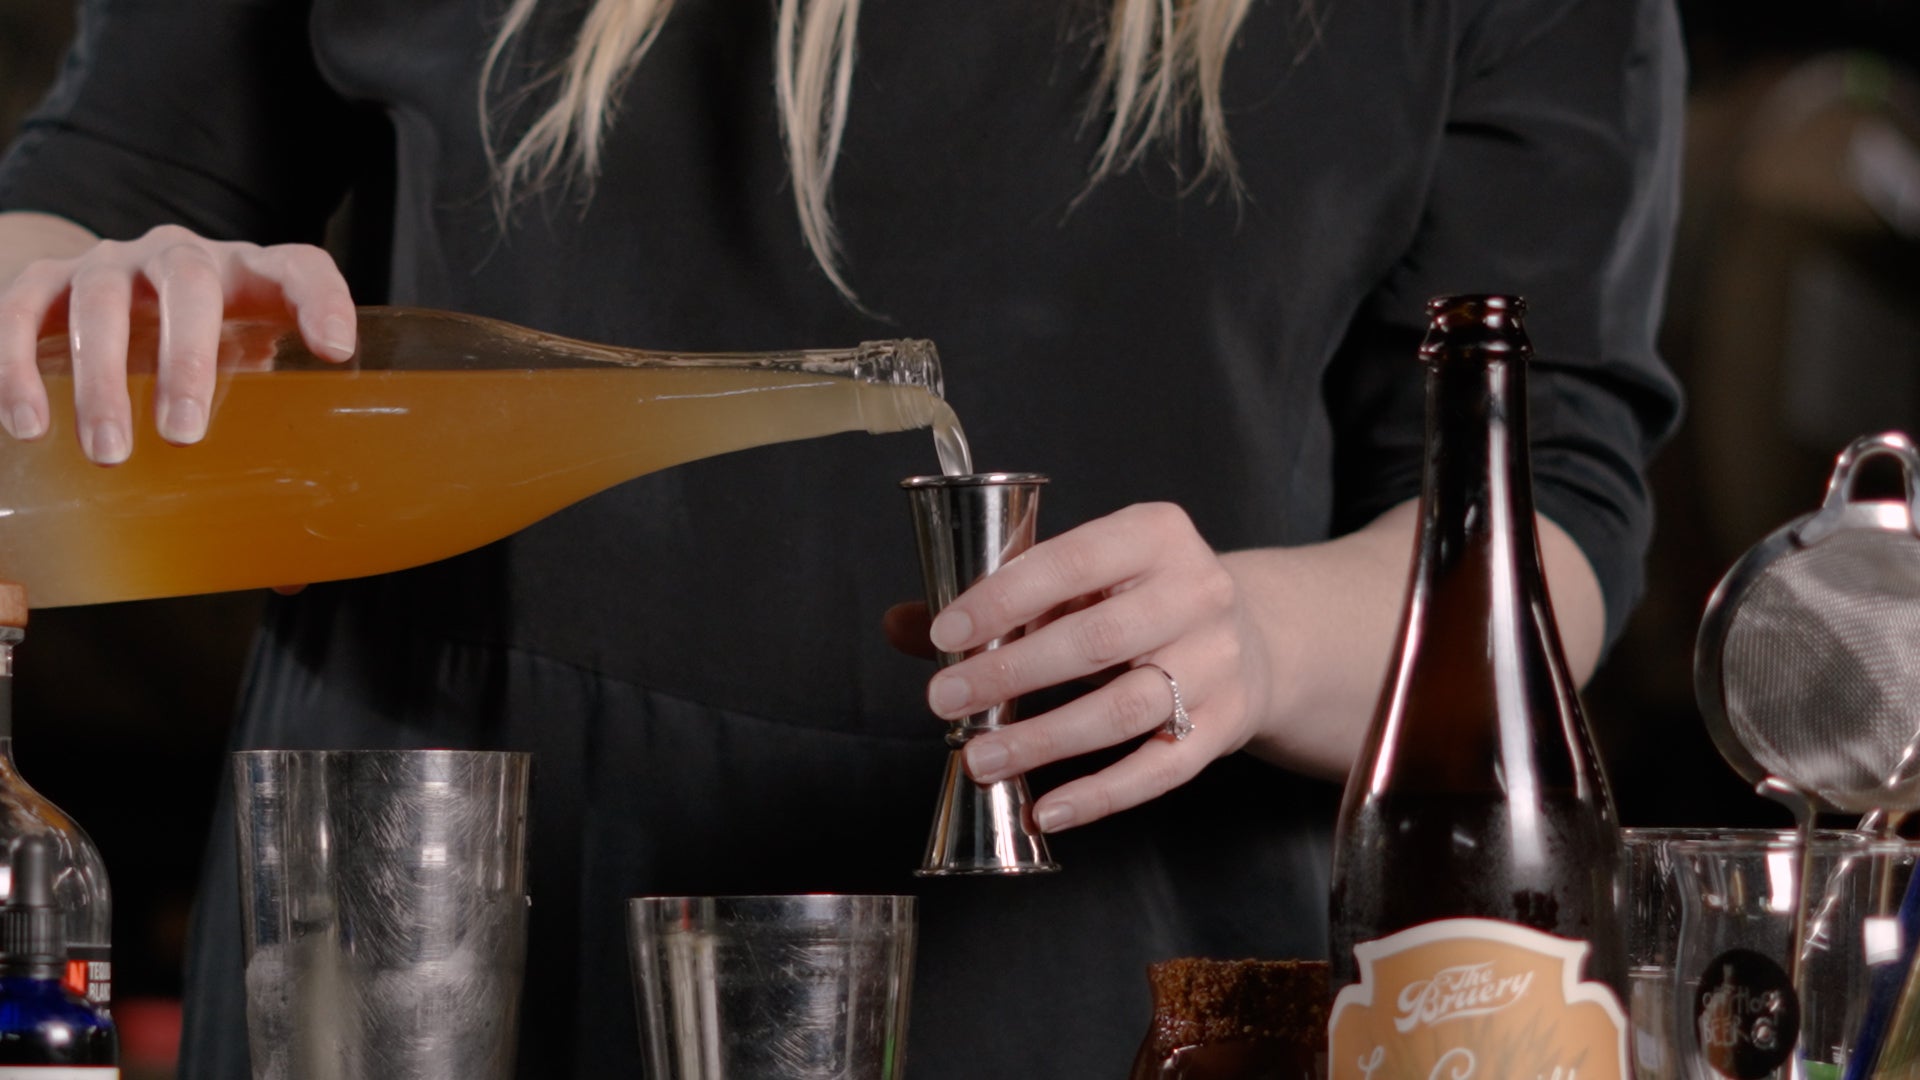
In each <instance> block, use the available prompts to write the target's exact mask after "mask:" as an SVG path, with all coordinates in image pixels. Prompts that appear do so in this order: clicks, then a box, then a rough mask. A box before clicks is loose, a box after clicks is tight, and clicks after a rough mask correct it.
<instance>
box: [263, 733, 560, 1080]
mask: <svg viewBox="0 0 1920 1080" xmlns="http://www.w3.org/2000/svg"><path fill="white" fill-rule="evenodd" d="M233 769H234V785H235V793H236V802H237V806H238V818H239V830H240V863H241V884H242V888H241V895H242V906H243V908H244V915H245V939H246V958H247V965H246V978H247V1027H248V1042H249V1046H250V1048H251V1051H252V1057H253V1075H254V1078H255V1080H508V1078H510V1077H511V1076H512V1075H513V1066H514V1045H515V1036H516V1032H517V1027H518V1019H519V1012H520V994H521V980H522V973H523V971H524V969H525V959H526V926H527V904H528V896H527V881H526V814H527V794H528V788H527V781H528V758H527V755H524V754H492V753H477V752H467V751H438V750H435V751H368V752H308V751H253V752H247V753H241V754H236V755H234V764H233Z"/></svg>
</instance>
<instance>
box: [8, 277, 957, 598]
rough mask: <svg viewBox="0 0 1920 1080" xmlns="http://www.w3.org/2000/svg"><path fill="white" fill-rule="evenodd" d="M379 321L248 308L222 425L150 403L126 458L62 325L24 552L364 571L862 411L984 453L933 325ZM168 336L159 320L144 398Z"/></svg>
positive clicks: (36, 577)
mask: <svg viewBox="0 0 1920 1080" xmlns="http://www.w3.org/2000/svg"><path fill="white" fill-rule="evenodd" d="M359 321H360V348H359V353H358V355H357V356H356V357H355V359H354V360H353V361H351V362H350V363H347V364H333V363H328V362H326V361H323V360H320V359H318V358H316V357H314V356H313V354H312V353H310V352H309V351H308V350H307V348H306V346H305V345H304V344H303V343H302V341H301V339H300V335H299V332H298V331H297V330H296V329H295V328H294V326H293V323H292V321H291V320H290V319H230V320H228V321H227V322H226V323H225V325H224V326H223V328H222V333H221V339H220V355H219V361H218V384H217V387H216V391H215V396H214V401H213V416H212V419H211V422H210V423H209V425H208V430H207V436H206V438H205V439H204V440H202V441H201V442H199V443H196V444H194V445H192V446H180V447H174V446H165V445H157V444H158V436H157V435H155V434H154V433H153V431H152V429H151V427H150V426H146V425H135V427H136V432H135V434H134V447H133V455H132V457H131V458H130V459H129V460H128V461H127V462H126V463H125V464H122V465H117V466H114V467H112V468H107V469H102V468H100V467H97V466H95V465H93V464H91V463H89V462H88V461H87V460H86V459H85V457H84V456H83V455H82V454H81V452H80V450H79V449H78V445H77V439H76V438H75V435H74V416H73V385H72V358H71V354H70V351H69V347H68V341H67V338H66V336H65V335H50V336H48V337H47V338H44V339H43V340H42V341H41V342H40V354H39V361H40V370H41V373H42V376H43V378H45V379H46V382H47V390H48V397H49V401H50V404H51V406H52V423H51V425H50V430H49V432H48V434H47V435H45V436H43V437H42V438H40V439H38V440H36V441H34V442H31V443H16V442H12V441H10V440H0V569H3V570H4V572H5V573H6V575H7V576H8V577H9V578H12V579H14V580H17V581H20V582H22V583H23V584H25V585H26V586H27V588H28V590H29V591H30V592H31V594H32V596H33V598H34V603H35V605H36V606H45V607H58V606H61V605H66V604H86V603H98V602H103V601H111V600H132V599H142V598H147V597H160V596H179V595H185V594H190V593H203V592H221V591H226V590H232V589H243V588H256V587H264V586H274V585H289V584H303V583H309V582H317V581H331V580H337V579H341V578H350V577H361V576H364V575H368V574H376V573H384V572H387V571H392V570H400V569H405V568H407V567H411V566H418V565H421V564H423V563H428V562H433V561H435V560H438V559H442V558H446V557H448V556H451V555H456V554H459V553H461V552H463V551H468V550H471V549H473V548H476V547H479V546H481V545H483V544H486V543H489V542H491V541H494V540H498V539H500V538H501V537H504V536H507V535H509V534H511V533H513V532H515V531H517V530H519V529H521V528H524V527H525V526H527V525H529V524H532V523H533V522H535V521H538V520H539V519H541V518H543V517H545V516H547V515H548V514H551V513H553V512H554V511H556V510H559V509H561V508H563V507H565V506H567V505H569V504H571V503H573V502H576V501H578V500H580V499H582V498H585V497H587V496H589V495H592V494H594V493H596V492H599V491H602V490H605V489H606V488H609V487H612V486H614V485H615V484H618V483H620V482H622V481H624V480H629V479H632V478H633V477H636V476H639V475H641V474H643V473H648V472H652V471H654V470H657V469H662V468H666V467H668V466H671V465H677V464H681V463H683V462H687V461H692V460H694V459H697V458H703V457H708V456H711V455H715V454H720V453H725V452H728V451H732V450H740V449H745V448H747V447H752V446H761V445H765V444H768V443H775V442H782V441H786V440H791V439H803V438H810V437H813V436H818V435H828V434H833V433H837V432H844V431H867V432H873V433H876V434H877V433H882V432H893V431H905V430H909V429H913V428H923V427H933V428H934V430H935V443H936V446H937V447H938V448H939V450H940V455H941V464H942V468H943V469H945V470H946V471H948V472H966V471H970V469H971V464H970V462H968V461H967V460H966V449H965V440H964V438H963V437H962V436H961V435H960V433H959V425H958V422H957V421H956V420H955V418H954V415H953V412H952V410H951V409H949V408H948V407H947V405H946V404H945V402H944V401H942V400H941V392H942V385H941V376H940V362H939V358H938V355H937V353H936V352H935V350H934V347H933V345H932V343H931V342H926V341H912V340H907V341H880V342H868V343H866V344H863V345H860V346H858V347H855V348H850V349H843V350H829V349H821V350H804V351H793V352H771V353H668V352H656V351H649V350H639V349H623V348H615V347H611V346H605V345H594V344H590V343H587V342H582V341H573V340H569V339H566V338H560V337H556V336H552V335H548V334H542V333H538V332H535V331H532V330H527V329H523V328H521V327H517V326H512V325H509V324H506V323H502V322H496V321H493V320H489V319H482V318H477V317H473V316H467V315H457V314H453V313H449V312H439V311H425V310H416V309H405V308H362V309H361V310H360V317H359ZM158 338H159V329H158V326H157V324H156V322H155V321H154V320H153V319H152V318H151V317H149V318H148V319H147V320H146V321H145V322H144V323H143V322H141V321H140V320H138V319H136V321H135V324H134V326H133V332H132V339H131V344H130V347H129V350H128V371H129V376H128V383H129V388H130V391H131V394H132V397H133V405H134V410H135V415H136V416H140V415H150V414H151V410H152V400H153V372H154V367H155V355H156V347H157V342H158ZM143 442H144V444H145V445H143Z"/></svg>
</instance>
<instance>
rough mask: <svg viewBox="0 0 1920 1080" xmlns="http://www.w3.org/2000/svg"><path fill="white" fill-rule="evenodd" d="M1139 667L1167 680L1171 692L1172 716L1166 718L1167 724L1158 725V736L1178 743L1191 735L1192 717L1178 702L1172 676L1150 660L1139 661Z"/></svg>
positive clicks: (1176, 683)
mask: <svg viewBox="0 0 1920 1080" xmlns="http://www.w3.org/2000/svg"><path fill="white" fill-rule="evenodd" d="M1139 666H1140V667H1143V668H1152V669H1153V670H1155V671H1157V672H1159V673H1160V677H1161V678H1163V679H1165V680H1167V689H1169V690H1171V691H1173V715H1172V716H1169V717H1167V722H1166V723H1164V724H1161V725H1160V730H1159V731H1158V734H1161V735H1165V736H1168V737H1169V738H1171V739H1172V740H1173V741H1174V742H1179V741H1180V740H1182V739H1185V738H1186V737H1187V736H1189V735H1191V734H1193V717H1191V716H1188V715H1187V706H1186V703H1185V702H1183V701H1181V700H1180V684H1179V682H1177V681H1176V680H1175V679H1174V677H1173V674H1172V673H1171V672H1169V671H1168V670H1167V669H1166V668H1163V667H1161V666H1160V665H1159V664H1156V663H1154V662H1152V661H1150V660H1143V661H1141V662H1140V664H1139Z"/></svg>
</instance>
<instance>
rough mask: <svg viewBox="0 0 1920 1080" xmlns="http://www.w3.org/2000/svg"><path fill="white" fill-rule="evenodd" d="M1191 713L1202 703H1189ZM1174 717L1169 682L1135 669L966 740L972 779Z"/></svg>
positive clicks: (1013, 770) (1015, 770) (1097, 746)
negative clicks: (1049, 708)
mask: <svg viewBox="0 0 1920 1080" xmlns="http://www.w3.org/2000/svg"><path fill="white" fill-rule="evenodd" d="M1185 704H1186V705H1187V707H1188V709H1189V711H1191V710H1192V709H1194V708H1198V707H1199V702H1195V701H1187V702H1185ZM1172 714H1173V694H1172V691H1171V690H1169V689H1168V686H1167V680H1166V679H1165V678H1164V677H1162V676H1161V675H1160V673H1159V672H1157V671H1155V670H1154V669H1153V668H1150V667H1140V668H1135V669H1133V670H1132V671H1129V672H1127V673H1126V674H1125V675H1122V676H1120V677H1119V678H1117V679H1115V680H1113V681H1112V682H1110V683H1108V684H1107V685H1106V686H1104V687H1101V688H1100V689H1098V690H1095V691H1093V692H1092V693H1089V694H1086V695H1083V696H1081V697H1078V698H1075V699H1074V700H1073V701H1070V702H1068V703H1067V704H1065V705H1062V706H1060V707H1059V708H1057V709H1055V710H1053V711H1052V712H1050V713H1047V714H1045V715H1043V716H1036V717H1033V718H1032V719H1028V720H1022V721H1020V722H1018V723H1015V724H1009V725H1007V726H1006V727H1004V728H1001V729H999V730H997V731H993V732H991V733H988V734H982V735H976V736H974V738H972V739H971V740H969V741H968V742H967V749H966V764H967V775H969V776H971V777H973V779H974V780H975V781H976V782H978V783H982V784H991V783H993V782H994V781H996V780H1003V779H1005V778H1007V777H1009V776H1018V775H1020V774H1021V773H1025V772H1028V771H1030V770H1032V769H1034V768H1036V767H1038V766H1040V765H1044V764H1047V763H1048V762H1052V761H1062V760H1064V759H1066V758H1070V757H1077V756H1079V755H1081V754H1087V753H1092V752H1093V751H1095V750H1101V749H1104V748H1106V747H1109V746H1115V745H1118V744H1120V743H1123V742H1126V741H1127V740H1129V739H1135V738H1139V737H1140V736H1142V735H1145V734H1147V733H1148V732H1150V731H1153V730H1154V729H1156V728H1158V727H1159V726H1160V725H1161V724H1163V723H1165V722H1166V719H1167V717H1168V716H1170V715H1172Z"/></svg>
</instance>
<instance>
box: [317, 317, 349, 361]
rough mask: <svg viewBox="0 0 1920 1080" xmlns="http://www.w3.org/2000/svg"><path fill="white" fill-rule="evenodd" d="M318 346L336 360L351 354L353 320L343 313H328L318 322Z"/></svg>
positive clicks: (343, 358)
mask: <svg viewBox="0 0 1920 1080" xmlns="http://www.w3.org/2000/svg"><path fill="white" fill-rule="evenodd" d="M320 347H321V348H322V349H325V350H326V351H327V353H328V354H329V355H331V356H333V357H334V358H335V359H337V360H345V359H347V358H349V357H351V356H352V355H353V321H352V320H351V319H348V318H347V317H346V316H344V315H329V316H327V320H326V321H325V322H323V323H321V324H320Z"/></svg>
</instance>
